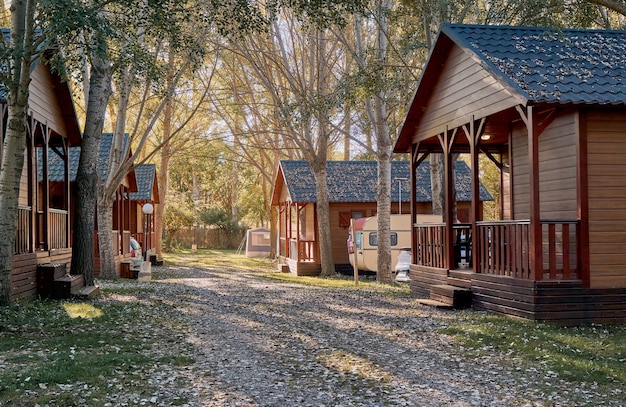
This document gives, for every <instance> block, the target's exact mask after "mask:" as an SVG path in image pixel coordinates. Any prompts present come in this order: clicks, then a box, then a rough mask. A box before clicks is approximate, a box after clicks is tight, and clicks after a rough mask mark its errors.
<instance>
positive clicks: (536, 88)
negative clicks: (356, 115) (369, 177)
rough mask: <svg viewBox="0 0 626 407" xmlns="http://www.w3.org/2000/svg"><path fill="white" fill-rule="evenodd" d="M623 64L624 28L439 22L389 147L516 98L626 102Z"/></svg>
mask: <svg viewBox="0 0 626 407" xmlns="http://www.w3.org/2000/svg"><path fill="white" fill-rule="evenodd" d="M453 58H456V59H454V60H453V61H452V62H450V61H451V59H453ZM463 58H464V59H465V61H473V62H465V61H464V60H463ZM446 64H447V65H446ZM624 66H626V31H602V30H574V29H563V30H555V29H553V28H545V27H512V26H485V25H462V24H444V25H442V26H441V30H440V32H439V35H438V36H437V39H436V41H435V45H434V47H433V49H432V50H431V53H430V56H429V58H428V61H427V63H426V66H425V68H424V72H423V74H422V76H421V77H420V80H419V82H418V85H417V89H416V91H415V95H414V97H413V99H412V102H411V105H410V106H409V109H408V111H407V115H406V118H405V121H404V125H403V127H402V129H401V131H400V135H399V137H398V140H397V141H396V145H395V147H394V151H395V152H408V151H409V149H410V146H411V144H412V142H415V140H414V135H415V134H418V135H419V139H420V140H424V139H427V138H429V137H433V136H434V135H436V134H440V133H442V132H444V131H445V126H448V127H449V128H455V127H458V126H460V125H462V124H465V123H468V122H469V121H470V120H471V117H472V116H474V117H475V118H476V119H478V118H481V117H487V116H490V115H493V114H495V113H498V112H502V111H505V110H506V109H509V108H510V107H512V106H515V105H520V104H521V105H527V104H529V103H532V104H585V105H622V106H623V105H626V70H625V69H624V68H623V67H624ZM446 91H447V92H448V94H446V93H445V92H446ZM446 95H448V96H449V97H448V98H447V99H446Z"/></svg>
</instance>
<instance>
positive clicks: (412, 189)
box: [409, 144, 418, 264]
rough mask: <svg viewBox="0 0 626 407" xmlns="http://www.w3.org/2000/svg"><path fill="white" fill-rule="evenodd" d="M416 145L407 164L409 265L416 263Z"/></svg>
mask: <svg viewBox="0 0 626 407" xmlns="http://www.w3.org/2000/svg"><path fill="white" fill-rule="evenodd" d="M417 146H418V145H417V144H412V145H411V162H410V163H409V168H410V174H409V193H410V194H411V198H410V202H411V222H410V228H411V229H410V230H411V263H412V264H416V263H417V233H416V232H415V223H416V222H415V219H416V214H417V202H416V200H415V171H417V163H416V159H417Z"/></svg>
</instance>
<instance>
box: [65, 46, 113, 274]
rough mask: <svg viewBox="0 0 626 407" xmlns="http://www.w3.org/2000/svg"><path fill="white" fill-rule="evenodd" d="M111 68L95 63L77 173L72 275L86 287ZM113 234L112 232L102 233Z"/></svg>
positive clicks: (91, 265) (91, 269)
mask: <svg viewBox="0 0 626 407" xmlns="http://www.w3.org/2000/svg"><path fill="white" fill-rule="evenodd" d="M111 75H112V72H111V67H110V65H109V63H108V61H105V60H102V59H99V58H95V59H94V60H93V61H92V63H91V78H90V80H89V89H90V92H89V101H88V104H87V114H86V117H85V131H84V132H83V142H82V145H81V153H80V159H79V162H78V171H77V173H76V187H77V190H78V192H77V195H76V211H75V212H76V213H75V217H74V242H73V250H72V273H73V274H83V276H84V278H85V284H86V285H93V282H94V276H93V272H94V251H95V246H94V229H95V218H96V216H95V212H96V204H97V195H96V192H97V191H96V189H97V187H98V179H99V176H100V175H99V174H98V154H99V151H100V141H101V139H102V127H103V124H104V116H105V113H106V108H107V104H108V101H109V97H110V96H111ZM102 232H106V233H111V230H108V231H102Z"/></svg>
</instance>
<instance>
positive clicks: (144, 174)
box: [130, 164, 156, 201]
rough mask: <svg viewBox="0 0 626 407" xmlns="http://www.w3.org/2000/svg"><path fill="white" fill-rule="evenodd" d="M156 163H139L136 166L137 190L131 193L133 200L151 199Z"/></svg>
mask: <svg viewBox="0 0 626 407" xmlns="http://www.w3.org/2000/svg"><path fill="white" fill-rule="evenodd" d="M155 176H156V165H154V164H139V165H137V166H135V178H136V179H137V189H138V191H137V192H131V193H130V199H131V200H132V201H151V200H152V189H153V186H154V177H155Z"/></svg>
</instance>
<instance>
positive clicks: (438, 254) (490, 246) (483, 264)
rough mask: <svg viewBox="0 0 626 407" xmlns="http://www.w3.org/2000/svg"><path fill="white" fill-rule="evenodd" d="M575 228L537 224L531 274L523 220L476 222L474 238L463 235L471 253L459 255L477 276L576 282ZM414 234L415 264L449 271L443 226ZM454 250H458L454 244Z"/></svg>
mask: <svg viewBox="0 0 626 407" xmlns="http://www.w3.org/2000/svg"><path fill="white" fill-rule="evenodd" d="M578 225H579V223H578V221H542V222H541V231H542V233H541V239H542V242H541V258H540V261H538V262H537V264H538V266H539V268H540V269H539V270H537V271H536V272H535V273H533V270H532V269H531V255H530V253H531V247H530V221H527V220H521V221H497V222H477V224H476V226H477V227H476V231H477V236H473V237H472V236H471V235H466V236H469V238H470V239H471V240H470V241H469V244H466V245H465V246H464V248H465V250H471V253H469V254H468V253H467V252H465V253H464V254H463V255H464V256H465V257H467V258H469V259H470V262H472V263H473V262H476V271H477V272H478V273H483V274H492V275H501V276H509V277H515V278H522V279H537V280H573V279H579V278H580V273H579V270H578V263H579V261H578V256H579V252H580V248H579V244H578V241H579V238H578V236H579V226H578ZM459 230H460V229H459ZM415 233H416V234H417V243H418V246H417V264H420V265H424V266H428V267H436V268H451V267H449V266H448V265H447V264H446V262H447V260H446V258H445V242H446V228H445V225H444V224H428V225H419V226H416V227H415ZM455 233H457V234H458V233H459V231H457V230H455ZM454 241H455V242H456V240H454ZM466 242H467V240H466ZM454 250H459V248H458V247H457V245H456V244H455V247H454ZM455 254H456V253H455ZM456 257H457V256H455V259H456Z"/></svg>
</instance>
